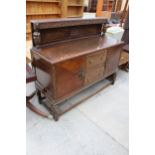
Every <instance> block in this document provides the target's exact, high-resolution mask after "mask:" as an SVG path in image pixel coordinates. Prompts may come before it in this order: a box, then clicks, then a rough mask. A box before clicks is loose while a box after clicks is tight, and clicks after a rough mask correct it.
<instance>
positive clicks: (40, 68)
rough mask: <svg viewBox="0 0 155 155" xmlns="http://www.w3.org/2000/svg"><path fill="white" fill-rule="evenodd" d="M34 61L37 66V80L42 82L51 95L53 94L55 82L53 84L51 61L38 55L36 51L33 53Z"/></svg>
mask: <svg viewBox="0 0 155 155" xmlns="http://www.w3.org/2000/svg"><path fill="white" fill-rule="evenodd" d="M32 62H33V66H35V73H36V76H37V82H39V84H41V85H42V86H43V87H44V88H43V89H44V90H46V91H49V92H50V94H51V96H53V92H54V84H53V78H54V75H53V69H52V66H51V64H50V63H48V62H47V61H46V60H44V59H42V58H40V57H38V56H37V55H35V54H34V53H32Z"/></svg>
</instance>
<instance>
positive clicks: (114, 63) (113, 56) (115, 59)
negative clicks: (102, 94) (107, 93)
mask: <svg viewBox="0 0 155 155" xmlns="http://www.w3.org/2000/svg"><path fill="white" fill-rule="evenodd" d="M121 47H122V46H117V47H111V48H109V49H108V50H107V59H106V67H105V72H104V76H108V75H110V74H112V73H115V72H116V71H117V69H118V64H119V57H120V51H121Z"/></svg>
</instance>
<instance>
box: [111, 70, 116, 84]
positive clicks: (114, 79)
mask: <svg viewBox="0 0 155 155" xmlns="http://www.w3.org/2000/svg"><path fill="white" fill-rule="evenodd" d="M115 81H116V73H114V74H113V75H112V85H114V84H115Z"/></svg>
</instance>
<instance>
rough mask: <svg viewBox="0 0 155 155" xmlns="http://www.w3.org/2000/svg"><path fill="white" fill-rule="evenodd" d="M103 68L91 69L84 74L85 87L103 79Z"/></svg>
mask: <svg viewBox="0 0 155 155" xmlns="http://www.w3.org/2000/svg"><path fill="white" fill-rule="evenodd" d="M103 73H104V66H103V67H99V68H93V69H91V70H89V71H87V72H86V75H85V85H89V84H91V83H94V82H95V81H99V80H100V79H102V78H103Z"/></svg>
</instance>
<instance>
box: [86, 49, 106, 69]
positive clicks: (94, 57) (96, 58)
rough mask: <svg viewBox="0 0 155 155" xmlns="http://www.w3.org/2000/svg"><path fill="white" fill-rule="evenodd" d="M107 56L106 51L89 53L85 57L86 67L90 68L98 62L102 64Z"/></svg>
mask: <svg viewBox="0 0 155 155" xmlns="http://www.w3.org/2000/svg"><path fill="white" fill-rule="evenodd" d="M106 56H107V51H105V50H104V51H102V52H99V53H95V54H91V55H89V56H87V58H86V68H92V67H95V66H97V65H100V64H104V63H105V60H106Z"/></svg>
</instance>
